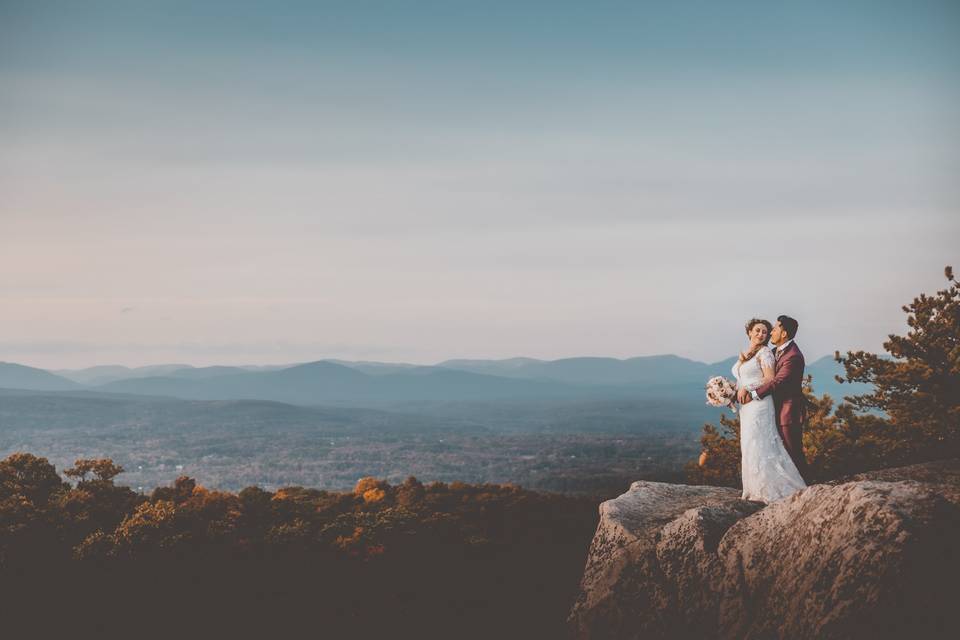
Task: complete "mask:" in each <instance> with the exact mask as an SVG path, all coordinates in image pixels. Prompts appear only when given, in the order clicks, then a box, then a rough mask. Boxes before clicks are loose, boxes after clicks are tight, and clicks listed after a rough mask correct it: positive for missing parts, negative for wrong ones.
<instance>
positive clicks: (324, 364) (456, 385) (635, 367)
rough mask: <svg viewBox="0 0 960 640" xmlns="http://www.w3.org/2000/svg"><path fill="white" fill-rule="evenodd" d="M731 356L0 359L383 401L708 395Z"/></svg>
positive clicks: (833, 387)
mask: <svg viewBox="0 0 960 640" xmlns="http://www.w3.org/2000/svg"><path fill="white" fill-rule="evenodd" d="M733 362H734V359H733V358H730V359H727V360H723V361H720V362H716V363H704V362H697V361H694V360H689V359H686V358H682V357H679V356H675V355H660V356H643V357H636V358H628V359H622V360H621V359H616V358H602V357H579V358H564V359H560V360H537V359H533V358H510V359H505V360H446V361H444V362H441V363H439V364H436V365H414V364H407V363H387V362H365V361H362V362H352V361H345V360H320V361H316V362H309V363H304V364H291V365H277V366H267V367H263V366H241V367H237V366H212V367H192V366H190V365H185V364H168V365H155V366H150V367H140V368H134V369H131V368H127V367H122V366H116V365H109V366H97V367H90V368H87V369H79V370H55V371H45V370H42V369H36V368H33V367H28V366H24V365H20V364H13V363H0V388H8V389H22V390H37V391H78V390H85V391H91V392H100V393H121V394H133V395H141V396H170V397H175V398H182V399H190V400H270V401H276V402H285V403H290V404H296V405H304V406H313V405H339V406H357V407H383V406H395V405H403V404H411V403H412V404H416V403H444V402H492V401H509V400H545V401H546V400H549V401H563V400H586V399H591V398H625V397H633V398H637V397H641V398H649V399H655V398H667V399H671V400H690V401H693V400H697V401H702V394H703V385H704V382H705V381H706V380H707V379H708V378H709V377H711V376H714V375H726V376H729V375H730V369H731V367H732V365H733ZM807 373H809V374H811V375H812V376H813V384H814V389H815V391H816V392H817V393H824V392H826V393H830V394H831V395H832V396H833V397H834V398H839V397H842V396H843V395H844V394H847V395H849V394H853V393H862V392H863V391H864V390H865V388H866V387H865V386H864V385H849V384H845V385H842V386H841V385H839V384H838V383H837V382H836V381H835V380H834V375H835V374H842V373H843V369H842V367H841V366H840V365H839V364H838V363H836V362H835V361H834V360H833V359H832V358H831V357H824V358H820V359H819V360H816V361H814V362H812V363H810V364H808V365H807Z"/></svg>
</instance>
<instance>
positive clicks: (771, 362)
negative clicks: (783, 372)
mask: <svg viewBox="0 0 960 640" xmlns="http://www.w3.org/2000/svg"><path fill="white" fill-rule="evenodd" d="M757 361H758V362H759V363H760V371H762V372H763V380H762V381H761V382H760V384H757V385H754V386H753V389H751V391H753V390H754V389H758V388H760V387H762V386H763V385H765V384H767V383H768V382H770V381H772V380H773V378H774V376H775V370H776V364H775V363H776V360H775V359H774V357H773V354H772V353H770V350H769V349H767V348H766V347H764V348H763V349H761V350H760V353H758V354H757Z"/></svg>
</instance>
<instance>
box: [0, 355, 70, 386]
mask: <svg viewBox="0 0 960 640" xmlns="http://www.w3.org/2000/svg"><path fill="white" fill-rule="evenodd" d="M0 387H2V388H5V389H28V390H34V391H63V390H69V389H78V388H80V385H78V384H77V383H76V382H74V381H72V380H68V379H66V378H63V377H61V376H58V375H54V374H52V373H50V372H49V371H44V370H43V369H34V368H33V367H25V366H23V365H22V364H13V363H12V362H0Z"/></svg>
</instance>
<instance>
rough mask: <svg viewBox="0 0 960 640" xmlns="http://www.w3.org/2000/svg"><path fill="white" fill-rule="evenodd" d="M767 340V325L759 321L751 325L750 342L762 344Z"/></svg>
mask: <svg viewBox="0 0 960 640" xmlns="http://www.w3.org/2000/svg"><path fill="white" fill-rule="evenodd" d="M766 340H767V325H765V324H762V323H760V322H758V323H757V324H755V325H753V326H752V327H750V344H761V343H763V342H766Z"/></svg>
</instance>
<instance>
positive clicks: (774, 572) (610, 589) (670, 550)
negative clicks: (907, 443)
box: [569, 460, 960, 640]
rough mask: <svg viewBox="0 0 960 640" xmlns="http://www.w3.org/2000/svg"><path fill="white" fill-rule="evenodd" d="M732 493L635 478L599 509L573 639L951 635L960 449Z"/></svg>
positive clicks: (573, 617)
mask: <svg viewBox="0 0 960 640" xmlns="http://www.w3.org/2000/svg"><path fill="white" fill-rule="evenodd" d="M873 475H874V476H877V477H881V478H883V479H882V480H876V479H872V475H871V474H861V475H859V476H855V477H853V478H851V479H848V481H844V482H838V483H834V484H823V485H814V486H811V487H809V488H807V489H805V490H803V491H800V492H798V493H796V494H794V495H792V496H790V497H789V498H787V499H785V500H781V501H778V502H775V503H773V504H770V505H766V506H764V505H763V504H760V503H756V502H747V501H744V500H740V498H739V496H740V492H739V490H736V489H729V488H723V487H699V486H687V485H672V484H664V483H655V482H636V483H634V484H633V485H631V487H630V490H629V491H627V493H625V494H623V495H622V496H620V497H618V498H616V499H615V500H610V501H608V502H605V503H603V504H602V505H601V507H600V524H599V525H598V527H597V532H596V535H595V537H594V540H593V544H592V545H591V548H590V553H589V556H588V559H587V564H586V568H585V570H584V575H583V579H582V581H581V591H580V594H579V597H578V599H577V601H576V603H575V604H574V606H573V609H572V611H571V613H570V617H569V622H570V624H571V628H572V631H573V633H574V635H575V636H576V637H577V638H580V639H584V640H586V639H591V640H595V639H600V638H617V639H629V638H690V637H696V638H731V639H732V638H877V637H902V636H905V635H909V636H912V637H924V638H926V637H946V636H948V635H949V636H951V637H952V636H953V635H954V634H953V629H951V628H948V627H947V625H946V621H947V619H948V607H950V606H951V605H952V604H953V602H954V600H955V599H956V592H957V591H956V587H955V581H956V579H957V577H958V575H957V571H958V569H960V562H958V558H960V556H958V552H957V545H958V540H960V460H953V461H941V462H937V463H930V464H927V465H914V466H912V467H903V468H901V469H899V470H896V469H886V470H883V471H880V472H874V474H873Z"/></svg>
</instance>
